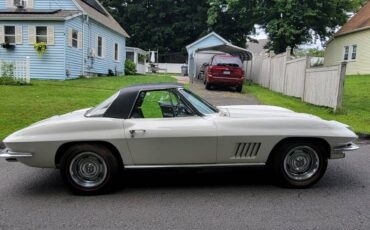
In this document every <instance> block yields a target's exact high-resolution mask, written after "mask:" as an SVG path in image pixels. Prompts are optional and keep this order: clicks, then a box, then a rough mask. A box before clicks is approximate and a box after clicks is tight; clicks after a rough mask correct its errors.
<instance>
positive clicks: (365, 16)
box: [334, 2, 370, 37]
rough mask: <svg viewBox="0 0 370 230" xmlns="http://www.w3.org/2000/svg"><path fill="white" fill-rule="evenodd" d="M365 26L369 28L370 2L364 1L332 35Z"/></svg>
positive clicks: (349, 31)
mask: <svg viewBox="0 0 370 230" xmlns="http://www.w3.org/2000/svg"><path fill="white" fill-rule="evenodd" d="M365 28H370V2H368V3H366V5H364V6H363V7H362V8H361V9H360V10H359V11H358V12H357V13H356V14H355V15H354V16H353V17H352V18H351V19H350V20H349V21H348V22H347V23H346V24H344V25H343V26H342V28H340V30H338V32H337V33H335V35H334V36H335V37H337V36H341V35H344V34H347V33H351V32H354V31H357V30H361V29H365Z"/></svg>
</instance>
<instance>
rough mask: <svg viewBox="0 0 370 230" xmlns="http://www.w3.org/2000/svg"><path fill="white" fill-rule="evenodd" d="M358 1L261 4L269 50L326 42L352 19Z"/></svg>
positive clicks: (306, 0)
mask: <svg viewBox="0 0 370 230" xmlns="http://www.w3.org/2000/svg"><path fill="white" fill-rule="evenodd" d="M360 3H361V1H357V0H326V1H322V0H274V1H261V2H260V3H259V4H258V5H257V10H258V12H259V14H260V15H261V16H262V18H263V20H262V21H261V23H260V24H261V25H262V27H263V28H264V29H265V30H266V32H267V33H268V35H269V38H270V43H269V48H270V49H272V50H274V51H275V52H276V53H281V52H284V51H285V50H286V48H287V47H288V46H290V47H292V48H295V47H296V46H297V45H300V44H303V43H307V42H310V41H312V38H313V37H317V38H320V39H321V40H322V41H325V40H326V39H327V38H328V37H329V36H332V35H333V33H334V32H335V30H336V28H338V26H340V25H342V24H344V23H345V22H346V20H347V19H348V12H353V11H355V10H357V9H358V7H359V6H360Z"/></svg>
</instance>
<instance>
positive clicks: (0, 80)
mask: <svg viewBox="0 0 370 230" xmlns="http://www.w3.org/2000/svg"><path fill="white" fill-rule="evenodd" d="M0 85H29V84H27V83H26V82H23V81H19V80H16V79H14V78H12V77H0Z"/></svg>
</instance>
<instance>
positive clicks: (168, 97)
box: [131, 90, 195, 118]
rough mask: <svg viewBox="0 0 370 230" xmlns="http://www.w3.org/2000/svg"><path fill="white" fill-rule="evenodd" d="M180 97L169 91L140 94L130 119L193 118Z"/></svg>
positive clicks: (192, 113) (191, 112)
mask: <svg viewBox="0 0 370 230" xmlns="http://www.w3.org/2000/svg"><path fill="white" fill-rule="evenodd" d="M194 115H195V113H194V112H193V111H192V110H191V109H190V108H189V107H188V106H187V105H186V104H185V103H184V102H183V100H182V99H181V97H180V96H178V95H177V94H175V93H173V92H172V91H169V90H156V91H143V92H140V94H139V96H138V99H137V101H136V103H135V106H134V108H133V111H132V113H131V118H170V117H187V116H194Z"/></svg>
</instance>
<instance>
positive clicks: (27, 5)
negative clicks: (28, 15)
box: [26, 0, 33, 9]
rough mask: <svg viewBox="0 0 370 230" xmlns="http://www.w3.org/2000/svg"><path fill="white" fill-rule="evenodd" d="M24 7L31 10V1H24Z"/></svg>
mask: <svg viewBox="0 0 370 230" xmlns="http://www.w3.org/2000/svg"><path fill="white" fill-rule="evenodd" d="M26 7H27V8H28V9H32V8H33V0H27V1H26Z"/></svg>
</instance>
